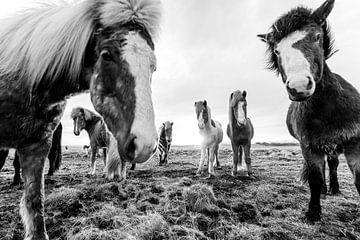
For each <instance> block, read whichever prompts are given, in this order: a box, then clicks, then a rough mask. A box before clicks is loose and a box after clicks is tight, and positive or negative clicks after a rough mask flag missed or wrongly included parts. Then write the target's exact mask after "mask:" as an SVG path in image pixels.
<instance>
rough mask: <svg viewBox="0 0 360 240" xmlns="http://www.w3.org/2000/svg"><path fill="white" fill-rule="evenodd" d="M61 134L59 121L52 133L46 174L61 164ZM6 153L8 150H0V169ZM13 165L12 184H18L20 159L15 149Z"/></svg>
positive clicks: (49, 174)
mask: <svg viewBox="0 0 360 240" xmlns="http://www.w3.org/2000/svg"><path fill="white" fill-rule="evenodd" d="M61 135H62V125H61V123H59V125H58V126H57V128H56V130H55V132H54V134H53V137H52V144H51V148H50V152H49V155H48V159H49V170H48V173H47V175H48V176H52V175H53V174H54V172H55V171H56V170H59V168H60V165H61V160H62V154H61ZM8 154H9V150H1V151H0V170H1V169H2V167H3V166H4V163H5V160H6V158H7V156H8ZM13 166H14V169H15V174H14V179H13V185H18V184H20V182H21V177H20V160H19V155H18V153H17V151H15V156H14V161H13Z"/></svg>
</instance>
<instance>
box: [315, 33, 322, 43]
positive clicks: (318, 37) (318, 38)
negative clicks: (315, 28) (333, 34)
mask: <svg viewBox="0 0 360 240" xmlns="http://www.w3.org/2000/svg"><path fill="white" fill-rule="evenodd" d="M320 38H321V34H320V33H317V34H316V35H315V41H316V42H319V41H320Z"/></svg>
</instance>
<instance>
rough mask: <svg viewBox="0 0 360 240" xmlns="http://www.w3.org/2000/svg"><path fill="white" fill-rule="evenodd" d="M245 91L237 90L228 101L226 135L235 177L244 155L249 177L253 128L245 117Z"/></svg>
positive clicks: (250, 172)
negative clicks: (229, 142)
mask: <svg viewBox="0 0 360 240" xmlns="http://www.w3.org/2000/svg"><path fill="white" fill-rule="evenodd" d="M246 104H247V102H246V91H244V92H241V91H239V90H237V91H235V92H233V93H231V95H230V99H229V124H228V126H227V130H226V133H227V135H228V137H229V138H230V140H231V146H232V149H233V170H232V175H233V176H235V175H236V174H237V171H238V170H239V169H241V168H242V156H243V153H244V155H245V163H246V167H247V172H248V175H249V176H251V175H252V174H253V173H252V168H251V158H250V148H251V139H252V138H253V137H254V127H253V125H252V123H251V120H250V118H248V117H247V108H246Z"/></svg>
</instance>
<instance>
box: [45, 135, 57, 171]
mask: <svg viewBox="0 0 360 240" xmlns="http://www.w3.org/2000/svg"><path fill="white" fill-rule="evenodd" d="M54 144H55V141H53V143H52V145H51V148H50V152H49V156H48V159H49V171H48V173H47V175H48V176H52V175H54V171H55V159H56V147H55V146H54Z"/></svg>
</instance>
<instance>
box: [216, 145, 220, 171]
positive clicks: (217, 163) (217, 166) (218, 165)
mask: <svg viewBox="0 0 360 240" xmlns="http://www.w3.org/2000/svg"><path fill="white" fill-rule="evenodd" d="M215 161H216V168H217V169H220V168H221V166H220V162H219V145H216V148H215Z"/></svg>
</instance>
